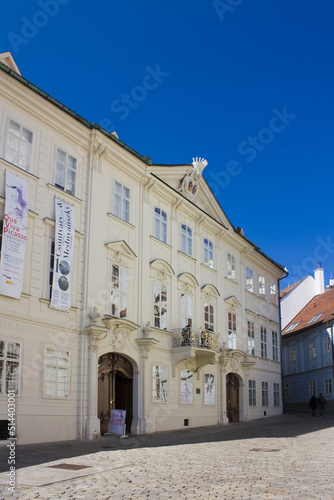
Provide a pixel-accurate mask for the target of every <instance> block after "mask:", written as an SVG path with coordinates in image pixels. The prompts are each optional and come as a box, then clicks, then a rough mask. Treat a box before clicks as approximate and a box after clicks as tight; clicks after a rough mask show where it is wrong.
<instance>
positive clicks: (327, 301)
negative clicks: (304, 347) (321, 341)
mask: <svg viewBox="0 0 334 500" xmlns="http://www.w3.org/2000/svg"><path fill="white" fill-rule="evenodd" d="M317 314H321V316H320V317H319V318H317V319H316V320H315V321H314V322H312V323H309V321H310V320H311V319H312V318H314V317H315V316H316V315H317ZM328 321H334V288H331V289H330V290H328V291H327V292H324V293H321V294H319V295H316V296H315V297H313V299H312V300H310V302H309V303H308V304H306V306H305V307H304V308H303V309H302V310H301V311H299V313H298V314H297V315H296V316H295V317H294V318H293V320H292V321H290V323H288V324H287V325H286V327H285V328H284V329H283V331H282V335H290V333H291V334H294V333H296V332H300V330H303V329H305V328H311V327H313V326H315V325H319V324H323V323H327V322H328ZM295 323H298V325H297V326H296V327H295V328H294V329H293V330H291V331H289V332H288V331H287V330H288V329H289V328H290V327H291V326H292V325H293V324H295ZM308 323H309V324H308Z"/></svg>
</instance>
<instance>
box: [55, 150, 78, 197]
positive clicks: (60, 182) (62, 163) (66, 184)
mask: <svg viewBox="0 0 334 500" xmlns="http://www.w3.org/2000/svg"><path fill="white" fill-rule="evenodd" d="M76 169H77V160H76V159H75V158H73V156H71V155H69V154H67V153H65V151H63V150H62V149H59V148H56V167H55V177H56V179H55V185H56V186H57V187H58V188H60V189H62V190H63V191H65V192H66V193H69V194H73V195H74V194H75V178H76Z"/></svg>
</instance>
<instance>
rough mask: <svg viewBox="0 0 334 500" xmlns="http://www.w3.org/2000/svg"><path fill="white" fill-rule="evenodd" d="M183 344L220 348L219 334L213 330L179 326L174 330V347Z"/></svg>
mask: <svg viewBox="0 0 334 500" xmlns="http://www.w3.org/2000/svg"><path fill="white" fill-rule="evenodd" d="M183 346H190V347H199V348H203V349H213V350H218V336H217V335H216V334H215V333H214V332H212V331H211V330H203V329H194V328H191V327H185V328H177V329H175V330H173V347H183Z"/></svg>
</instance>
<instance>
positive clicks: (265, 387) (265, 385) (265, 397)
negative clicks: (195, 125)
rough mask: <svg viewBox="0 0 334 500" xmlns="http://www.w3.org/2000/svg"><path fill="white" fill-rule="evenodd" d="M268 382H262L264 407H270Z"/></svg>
mask: <svg viewBox="0 0 334 500" xmlns="http://www.w3.org/2000/svg"><path fill="white" fill-rule="evenodd" d="M268 401H269V398H268V382H262V406H268V404H269V403H268Z"/></svg>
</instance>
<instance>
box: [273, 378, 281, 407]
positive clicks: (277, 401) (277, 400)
mask: <svg viewBox="0 0 334 500" xmlns="http://www.w3.org/2000/svg"><path fill="white" fill-rule="evenodd" d="M279 405H280V397H279V384H275V383H274V406H279Z"/></svg>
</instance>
